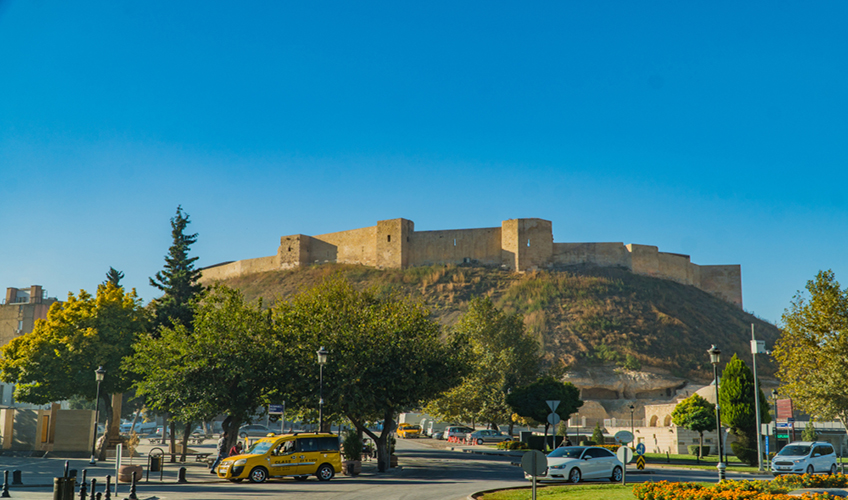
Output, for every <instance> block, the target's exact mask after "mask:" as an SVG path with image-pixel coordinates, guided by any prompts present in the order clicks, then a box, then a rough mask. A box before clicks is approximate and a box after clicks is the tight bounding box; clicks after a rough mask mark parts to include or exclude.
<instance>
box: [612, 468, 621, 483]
mask: <svg viewBox="0 0 848 500" xmlns="http://www.w3.org/2000/svg"><path fill="white" fill-rule="evenodd" d="M610 481H612V482H614V483H620V482H621V467H619V466H617V465H616V466H615V468H614V469H613V470H612V476H610Z"/></svg>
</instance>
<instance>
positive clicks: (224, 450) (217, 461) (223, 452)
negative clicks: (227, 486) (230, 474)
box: [209, 432, 227, 474]
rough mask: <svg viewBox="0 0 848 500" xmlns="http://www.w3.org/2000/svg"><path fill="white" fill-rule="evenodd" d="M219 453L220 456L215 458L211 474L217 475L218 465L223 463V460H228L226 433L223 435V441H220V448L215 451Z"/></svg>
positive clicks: (210, 470)
mask: <svg viewBox="0 0 848 500" xmlns="http://www.w3.org/2000/svg"><path fill="white" fill-rule="evenodd" d="M215 451H216V452H217V453H218V456H217V457H215V461H214V462H212V468H211V469H209V473H210V474H217V472H216V471H215V468H216V467H218V464H220V463H221V460H223V459H225V458H227V433H226V432H224V433H223V434H221V439H219V440H218V447H217V449H216V450H215Z"/></svg>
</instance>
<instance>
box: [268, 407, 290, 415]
mask: <svg viewBox="0 0 848 500" xmlns="http://www.w3.org/2000/svg"><path fill="white" fill-rule="evenodd" d="M285 411H286V407H285V405H268V413H269V414H271V415H282V414H283V413H284V412H285Z"/></svg>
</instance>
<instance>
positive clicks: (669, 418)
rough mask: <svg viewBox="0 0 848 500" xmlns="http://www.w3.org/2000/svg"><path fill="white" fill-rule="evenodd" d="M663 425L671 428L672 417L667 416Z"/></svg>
mask: <svg viewBox="0 0 848 500" xmlns="http://www.w3.org/2000/svg"><path fill="white" fill-rule="evenodd" d="M663 425H664V426H665V427H671V415H666V416H665V421H664V422H663Z"/></svg>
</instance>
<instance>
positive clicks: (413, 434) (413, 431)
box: [397, 424, 421, 439]
mask: <svg viewBox="0 0 848 500" xmlns="http://www.w3.org/2000/svg"><path fill="white" fill-rule="evenodd" d="M397 436H398V437H399V438H403V439H409V438H417V437H419V436H421V426H420V425H413V424H400V425H398V428H397Z"/></svg>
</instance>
